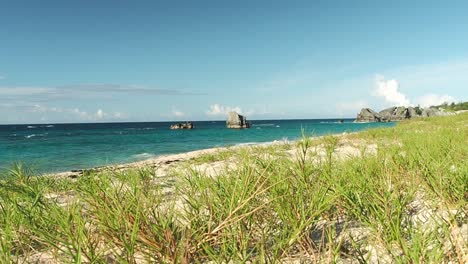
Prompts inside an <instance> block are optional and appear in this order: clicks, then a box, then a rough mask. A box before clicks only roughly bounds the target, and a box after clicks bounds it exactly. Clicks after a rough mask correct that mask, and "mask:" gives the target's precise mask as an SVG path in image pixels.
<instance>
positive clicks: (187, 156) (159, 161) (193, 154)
mask: <svg viewBox="0 0 468 264" xmlns="http://www.w3.org/2000/svg"><path fill="white" fill-rule="evenodd" d="M367 130H368V129H365V130H361V131H356V132H341V133H337V134H327V135H320V136H311V137H309V138H310V139H313V140H318V139H321V138H323V137H326V136H337V137H344V136H348V135H354V134H359V133H362V132H364V131H367ZM299 140H301V139H300V138H298V139H294V140H274V141H267V142H259V143H241V144H237V145H233V146H225V147H214V148H206V149H199V150H192V151H187V152H182V153H175V154H165V155H160V156H156V157H151V158H147V159H144V160H140V161H133V162H123V163H116V164H112V165H104V166H96V167H91V168H86V169H76V170H69V171H62V172H55V173H44V174H43V175H41V177H52V178H77V177H79V176H83V175H84V174H85V173H88V172H96V171H98V172H99V171H106V170H109V171H124V170H128V169H138V168H143V167H152V168H156V167H157V166H161V165H169V164H172V163H175V162H183V161H187V160H191V159H194V158H197V157H199V156H202V155H205V154H213V153H216V152H219V151H225V150H229V149H239V148H247V147H266V146H271V145H277V144H294V143H296V142H297V141H299Z"/></svg>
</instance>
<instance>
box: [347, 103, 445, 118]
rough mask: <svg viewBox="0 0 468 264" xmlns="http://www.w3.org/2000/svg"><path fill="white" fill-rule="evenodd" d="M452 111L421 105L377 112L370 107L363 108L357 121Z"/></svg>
mask: <svg viewBox="0 0 468 264" xmlns="http://www.w3.org/2000/svg"><path fill="white" fill-rule="evenodd" d="M451 114H452V113H450V112H446V111H445V110H444V109H441V108H434V107H428V108H419V107H404V106H398V107H390V108H387V109H384V110H382V111H380V112H378V113H377V112H375V111H373V110H372V109H370V108H362V109H361V112H360V113H359V114H358V115H357V118H356V121H355V122H394V121H401V120H404V119H411V118H419V117H430V116H446V115H451Z"/></svg>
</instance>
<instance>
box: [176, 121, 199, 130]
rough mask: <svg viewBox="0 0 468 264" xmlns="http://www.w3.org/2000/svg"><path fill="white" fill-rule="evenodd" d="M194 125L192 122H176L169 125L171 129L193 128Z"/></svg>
mask: <svg viewBox="0 0 468 264" xmlns="http://www.w3.org/2000/svg"><path fill="white" fill-rule="evenodd" d="M193 128H195V126H194V125H193V123H192V122H186V123H178V124H173V125H171V129H193Z"/></svg>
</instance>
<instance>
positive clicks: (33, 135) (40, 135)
mask: <svg viewBox="0 0 468 264" xmlns="http://www.w3.org/2000/svg"><path fill="white" fill-rule="evenodd" d="M45 136H47V133H45V134H31V135H27V136H25V138H27V139H29V138H33V137H45Z"/></svg>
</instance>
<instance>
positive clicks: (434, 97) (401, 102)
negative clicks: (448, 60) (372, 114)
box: [371, 75, 456, 107]
mask: <svg viewBox="0 0 468 264" xmlns="http://www.w3.org/2000/svg"><path fill="white" fill-rule="evenodd" d="M371 94H372V96H374V97H379V98H382V99H383V100H384V102H385V104H386V105H387V106H406V107H408V106H416V105H419V106H421V107H429V106H435V105H441V104H443V103H452V102H455V101H456V99H455V98H454V97H452V96H450V95H447V94H443V95H438V94H433V93H430V94H425V95H422V96H419V97H417V98H416V99H415V101H414V103H411V101H410V99H409V98H408V97H407V96H406V95H405V94H404V93H402V92H401V89H400V83H399V82H398V81H397V80H395V79H390V80H387V79H385V77H384V76H383V75H377V76H376V77H375V89H374V90H373V91H372V93H371Z"/></svg>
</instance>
